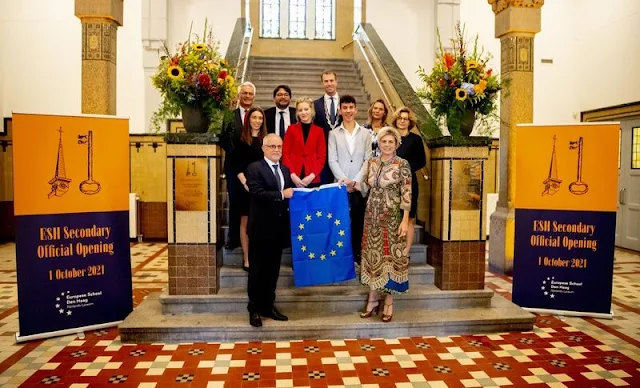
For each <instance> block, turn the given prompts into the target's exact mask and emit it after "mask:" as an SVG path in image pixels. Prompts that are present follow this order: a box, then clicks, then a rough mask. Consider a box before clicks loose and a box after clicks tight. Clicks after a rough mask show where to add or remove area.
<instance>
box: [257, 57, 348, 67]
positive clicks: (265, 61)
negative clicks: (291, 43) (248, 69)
mask: <svg viewBox="0 0 640 388" xmlns="http://www.w3.org/2000/svg"><path fill="white" fill-rule="evenodd" d="M249 65H250V66H254V65H274V66H277V65H302V66H307V65H308V66H328V67H332V66H354V65H355V62H354V61H353V60H352V59H337V58H336V59H333V58H332V59H328V58H288V57H279V58H278V57H254V56H252V57H250V59H249Z"/></svg>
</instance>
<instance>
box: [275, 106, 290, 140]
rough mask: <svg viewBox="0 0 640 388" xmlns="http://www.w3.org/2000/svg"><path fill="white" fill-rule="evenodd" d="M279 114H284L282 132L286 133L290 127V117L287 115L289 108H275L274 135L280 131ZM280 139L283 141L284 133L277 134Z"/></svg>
mask: <svg viewBox="0 0 640 388" xmlns="http://www.w3.org/2000/svg"><path fill="white" fill-rule="evenodd" d="M280 112H282V113H284V115H283V117H284V132H285V133H287V129H288V128H289V125H291V116H290V114H289V106H287V107H286V108H284V109H280V108H278V107H276V126H275V127H274V128H275V129H276V133H278V132H279V131H280ZM279 135H280V137H282V138H283V139H284V133H281V134H279Z"/></svg>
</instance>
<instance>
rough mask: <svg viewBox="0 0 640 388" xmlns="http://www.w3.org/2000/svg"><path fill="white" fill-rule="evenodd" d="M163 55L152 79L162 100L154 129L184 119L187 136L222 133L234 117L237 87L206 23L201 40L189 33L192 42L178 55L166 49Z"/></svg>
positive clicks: (180, 45)
mask: <svg viewBox="0 0 640 388" xmlns="http://www.w3.org/2000/svg"><path fill="white" fill-rule="evenodd" d="M192 37H194V38H195V39H194V40H192V39H191V38H192ZM164 51H165V55H163V56H162V57H161V59H160V65H159V66H158V70H157V72H156V74H155V75H154V76H153V77H152V78H151V79H152V82H153V86H154V87H156V89H158V90H159V91H160V93H161V95H162V99H163V100H162V103H161V104H160V107H159V108H158V110H157V111H156V112H154V114H153V116H152V118H151V124H152V126H153V127H154V128H155V129H156V131H158V130H160V128H161V126H163V125H165V124H166V122H167V120H168V119H171V118H177V117H178V116H180V115H182V118H183V121H184V125H185V129H186V130H187V132H207V131H209V132H214V133H220V130H221V128H222V124H223V122H224V120H225V118H227V119H228V118H229V117H230V115H231V110H232V107H233V104H234V102H235V98H236V95H237V86H236V85H235V80H234V77H233V75H232V70H231V69H229V68H228V64H227V62H226V61H225V60H224V59H223V58H222V56H221V55H220V53H219V51H218V42H217V41H214V39H213V34H212V32H211V30H210V29H209V30H208V29H207V22H206V20H205V28H204V34H203V35H202V38H200V37H199V36H198V35H197V34H195V33H192V30H190V31H189V39H188V40H187V41H186V42H184V43H181V44H178V50H177V52H176V53H171V52H170V51H169V49H168V48H167V47H166V46H164ZM194 114H195V116H194ZM189 121H190V122H189ZM194 124H196V127H200V128H194ZM191 128H193V129H191ZM190 129H191V130H190Z"/></svg>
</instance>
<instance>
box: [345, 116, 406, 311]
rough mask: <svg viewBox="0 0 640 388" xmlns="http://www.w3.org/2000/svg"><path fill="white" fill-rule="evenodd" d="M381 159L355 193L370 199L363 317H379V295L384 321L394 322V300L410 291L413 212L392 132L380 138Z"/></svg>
mask: <svg viewBox="0 0 640 388" xmlns="http://www.w3.org/2000/svg"><path fill="white" fill-rule="evenodd" d="M378 145H379V147H380V156H378V157H375V158H371V159H369V161H368V166H367V174H366V175H365V180H364V181H363V182H358V183H356V186H355V187H356V190H359V191H361V192H362V193H363V195H367V194H368V195H369V199H368V200H367V208H366V211H365V218H364V233H363V235H362V263H361V266H360V281H361V283H362V284H363V285H365V286H368V287H369V297H368V301H367V307H366V309H365V311H363V312H362V313H361V314H360V316H361V317H362V318H369V317H370V316H371V315H373V314H374V313H375V314H378V312H379V311H380V300H379V299H380V293H382V294H385V299H384V308H383V311H382V321H383V322H389V321H391V318H392V316H393V295H394V294H403V293H406V292H407V291H408V290H409V249H408V247H407V231H408V229H409V211H410V210H411V168H410V167H409V163H408V162H407V161H406V160H404V159H402V158H400V157H398V156H397V155H396V150H397V148H398V147H399V146H400V134H399V133H398V131H396V130H395V129H393V128H391V127H385V128H382V129H381V130H380V131H379V132H378Z"/></svg>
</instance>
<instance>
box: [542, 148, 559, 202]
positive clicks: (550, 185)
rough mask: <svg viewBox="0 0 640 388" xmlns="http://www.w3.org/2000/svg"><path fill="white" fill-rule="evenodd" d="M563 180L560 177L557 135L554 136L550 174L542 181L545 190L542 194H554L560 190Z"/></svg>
mask: <svg viewBox="0 0 640 388" xmlns="http://www.w3.org/2000/svg"><path fill="white" fill-rule="evenodd" d="M560 183H562V180H560V179H558V161H557V160H556V136H555V135H554V136H553V152H552V153H551V164H550V165H549V175H548V176H547V179H545V180H544V182H542V184H544V191H543V192H542V195H545V194H547V195H553V194H555V193H556V192H558V190H560Z"/></svg>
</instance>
